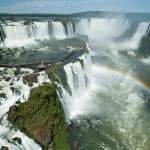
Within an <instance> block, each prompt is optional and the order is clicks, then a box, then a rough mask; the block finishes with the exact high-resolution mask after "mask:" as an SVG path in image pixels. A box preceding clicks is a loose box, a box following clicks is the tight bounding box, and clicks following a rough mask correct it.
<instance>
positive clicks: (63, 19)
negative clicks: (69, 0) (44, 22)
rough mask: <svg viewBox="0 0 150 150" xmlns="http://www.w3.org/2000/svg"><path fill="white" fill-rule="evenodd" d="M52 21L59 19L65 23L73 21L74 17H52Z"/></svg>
mask: <svg viewBox="0 0 150 150" xmlns="http://www.w3.org/2000/svg"><path fill="white" fill-rule="evenodd" d="M53 21H60V22H62V23H63V24H65V23H68V22H71V23H73V22H75V21H76V19H72V18H68V17H57V18H54V19H53Z"/></svg>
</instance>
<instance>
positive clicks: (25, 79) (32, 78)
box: [23, 74, 38, 86]
mask: <svg viewBox="0 0 150 150" xmlns="http://www.w3.org/2000/svg"><path fill="white" fill-rule="evenodd" d="M37 77H38V74H29V75H25V76H24V77H23V82H24V83H28V85H29V86H32V85H33V83H37Z"/></svg>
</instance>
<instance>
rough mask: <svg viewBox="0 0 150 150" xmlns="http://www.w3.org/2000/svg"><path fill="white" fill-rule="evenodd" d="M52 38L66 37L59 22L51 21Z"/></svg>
mask: <svg viewBox="0 0 150 150" xmlns="http://www.w3.org/2000/svg"><path fill="white" fill-rule="evenodd" d="M52 30H53V38H55V39H64V38H66V37H67V36H66V33H65V28H64V26H63V24H62V23H61V22H52Z"/></svg>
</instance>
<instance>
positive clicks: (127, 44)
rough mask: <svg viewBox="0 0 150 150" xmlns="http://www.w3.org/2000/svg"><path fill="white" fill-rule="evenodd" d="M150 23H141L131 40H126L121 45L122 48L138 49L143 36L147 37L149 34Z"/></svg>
mask: <svg viewBox="0 0 150 150" xmlns="http://www.w3.org/2000/svg"><path fill="white" fill-rule="evenodd" d="M149 24H150V22H141V23H140V24H139V26H138V28H137V30H136V32H135V33H134V35H133V36H132V37H131V38H130V39H126V40H124V41H123V43H122V44H121V47H122V48H130V49H138V47H139V45H140V42H141V39H142V37H143V36H146V35H147V34H148V32H149Z"/></svg>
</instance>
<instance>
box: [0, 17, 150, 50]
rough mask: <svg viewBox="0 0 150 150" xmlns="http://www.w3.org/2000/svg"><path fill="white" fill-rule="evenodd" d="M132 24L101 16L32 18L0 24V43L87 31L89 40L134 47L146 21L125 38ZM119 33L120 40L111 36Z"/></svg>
mask: <svg viewBox="0 0 150 150" xmlns="http://www.w3.org/2000/svg"><path fill="white" fill-rule="evenodd" d="M136 25H137V24H136ZM132 26H133V27H134V26H135V24H134V22H132V21H131V20H128V19H104V18H91V19H79V20H76V21H74V22H66V23H62V22H60V21H57V22H54V21H49V22H48V21H44V22H34V23H33V24H31V25H23V23H22V22H18V23H15V22H14V23H11V24H7V25H1V26H0V43H4V44H5V45H6V46H7V45H8V46H14V45H15V46H19V45H21V46H23V45H25V44H26V43H27V44H34V43H36V42H35V41H36V40H41V41H42V40H49V39H51V38H54V39H65V38H70V37H75V36H77V35H87V36H88V37H89V39H90V41H93V40H94V41H99V42H100V43H101V44H103V45H104V44H105V45H108V44H109V45H115V47H119V48H130V49H136V48H137V47H138V46H139V44H140V41H141V39H142V37H143V36H145V35H147V34H148V28H149V22H141V23H139V26H138V27H137V29H136V32H135V33H134V32H133V31H132V32H131V35H130V37H128V38H127V39H125V38H126V37H124V35H125V34H126V31H127V32H129V30H133V29H132ZM134 29H135V27H134ZM120 36H121V37H122V38H123V39H122V41H123V42H122V43H118V42H116V41H115V40H114V39H115V38H117V37H118V38H119V37H120Z"/></svg>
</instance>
